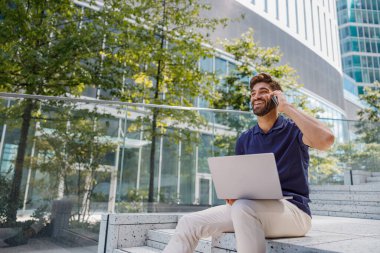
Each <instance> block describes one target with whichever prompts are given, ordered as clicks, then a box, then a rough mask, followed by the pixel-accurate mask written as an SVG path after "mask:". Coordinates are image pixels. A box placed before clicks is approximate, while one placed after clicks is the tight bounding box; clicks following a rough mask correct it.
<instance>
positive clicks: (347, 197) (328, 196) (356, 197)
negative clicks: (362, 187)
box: [309, 192, 380, 202]
mask: <svg viewBox="0 0 380 253" xmlns="http://www.w3.org/2000/svg"><path fill="white" fill-rule="evenodd" d="M309 197H310V199H311V201H315V200H339V201H353V202H356V201H360V202H380V194H379V193H375V194H360V193H357V194H343V193H335V192H332V193H326V192H321V193H310V195H309Z"/></svg>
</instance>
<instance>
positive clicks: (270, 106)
mask: <svg viewBox="0 0 380 253" xmlns="http://www.w3.org/2000/svg"><path fill="white" fill-rule="evenodd" d="M259 101H262V102H264V103H265V106H264V107H261V108H255V106H254V105H253V103H252V108H253V113H254V114H255V115H256V116H259V117H262V116H264V115H266V114H268V113H269V112H270V111H272V110H273V109H274V108H275V107H276V105H275V104H274V103H273V102H272V100H269V101H265V100H259Z"/></svg>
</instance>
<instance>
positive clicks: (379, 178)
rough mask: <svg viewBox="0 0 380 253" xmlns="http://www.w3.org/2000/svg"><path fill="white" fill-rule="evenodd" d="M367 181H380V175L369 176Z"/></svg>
mask: <svg viewBox="0 0 380 253" xmlns="http://www.w3.org/2000/svg"><path fill="white" fill-rule="evenodd" d="M367 182H380V177H367Z"/></svg>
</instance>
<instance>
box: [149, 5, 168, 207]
mask: <svg viewBox="0 0 380 253" xmlns="http://www.w3.org/2000/svg"><path fill="white" fill-rule="evenodd" d="M162 5H163V7H164V8H163V13H162V21H163V22H162V26H163V27H165V26H166V0H163V1H162ZM160 38H161V41H160V50H163V49H164V46H165V32H164V29H163V28H162V30H161V35H160ZM162 65H163V62H162V60H161V59H160V60H158V64H157V76H156V88H155V91H154V99H155V101H157V99H158V94H159V90H160V82H161V73H162V69H161V68H162ZM158 114H159V109H158V108H153V117H152V131H151V133H152V144H151V149H150V164H149V192H148V212H153V201H154V198H153V194H154V160H155V154H156V128H157V116H158Z"/></svg>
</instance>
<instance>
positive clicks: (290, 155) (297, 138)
mask: <svg viewBox="0 0 380 253" xmlns="http://www.w3.org/2000/svg"><path fill="white" fill-rule="evenodd" d="M250 88H251V104H252V108H253V113H254V114H255V115H257V118H258V124H257V125H255V126H254V127H252V128H251V129H249V130H247V131H246V132H244V133H243V134H241V136H240V137H239V139H238V140H237V143H236V154H237V155H245V154H257V153H269V152H271V153H274V155H275V159H276V164H277V168H278V173H279V177H280V182H281V188H282V191H283V195H284V196H292V197H293V198H292V199H289V200H243V199H241V200H231V199H230V200H226V201H227V204H226V205H221V206H216V207H212V208H209V209H207V210H204V211H201V212H195V213H191V214H187V215H185V216H183V217H182V218H181V219H180V220H179V222H178V226H177V229H176V233H175V235H174V236H173V237H172V239H171V240H170V242H169V244H168V245H167V247H166V248H165V250H164V251H163V252H165V253H192V252H194V249H195V247H196V245H197V243H198V240H199V239H200V238H202V237H208V236H217V235H219V234H220V233H222V232H232V231H234V232H235V235H236V244H237V251H238V252H239V253H254V252H257V253H261V252H265V249H266V246H265V238H278V237H297V236H304V235H305V234H306V233H307V232H308V231H309V229H310V228H311V213H310V208H309V206H308V202H309V201H310V200H309V188H308V166H309V153H308V148H309V147H312V148H316V149H320V150H326V149H328V148H329V147H330V146H331V145H332V144H333V143H334V136H333V134H332V133H331V131H330V130H329V129H328V128H327V127H326V126H324V125H323V124H322V123H320V122H319V121H318V120H316V119H314V118H313V117H310V116H308V115H306V114H305V113H303V112H301V111H299V110H297V109H296V108H295V107H294V106H292V105H291V104H290V103H288V101H287V100H286V98H285V96H284V94H283V93H282V89H281V87H280V85H279V84H278V83H277V82H276V81H275V80H273V79H272V77H271V76H270V75H268V74H265V73H261V74H258V75H256V76H254V77H253V78H252V79H251V82H250ZM273 96H276V98H277V102H278V105H276V104H275V103H274V101H272V97H273ZM279 113H284V114H285V115H286V116H287V117H288V118H289V119H288V118H285V117H284V116H281V115H279Z"/></svg>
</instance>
